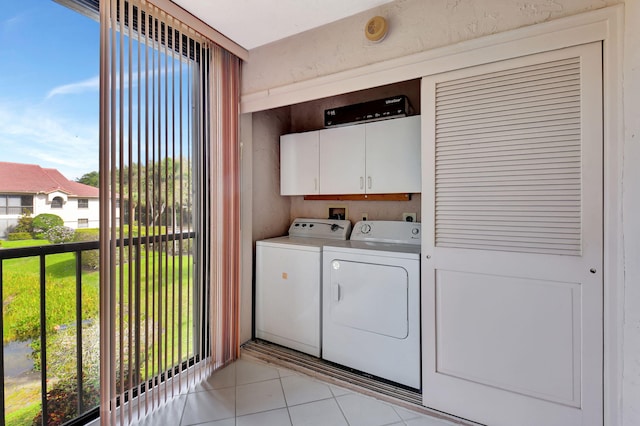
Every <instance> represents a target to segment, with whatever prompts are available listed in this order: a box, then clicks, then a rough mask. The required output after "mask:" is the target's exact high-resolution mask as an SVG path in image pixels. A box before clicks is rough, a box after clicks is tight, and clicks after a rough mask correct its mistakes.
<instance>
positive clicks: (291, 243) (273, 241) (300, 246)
mask: <svg viewBox="0 0 640 426" xmlns="http://www.w3.org/2000/svg"><path fill="white" fill-rule="evenodd" d="M326 242H327V240H325V239H322V238H303V237H289V236H284V237H275V238H269V239H266V240H261V241H256V246H263V247H279V248H286V249H292V250H293V249H295V250H306V251H317V252H319V251H320V250H322V245H323V244H324V243H326Z"/></svg>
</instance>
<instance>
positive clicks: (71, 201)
mask: <svg viewBox="0 0 640 426" xmlns="http://www.w3.org/2000/svg"><path fill="white" fill-rule="evenodd" d="M55 196H56V194H50V196H47V195H44V194H38V195H35V196H34V197H33V216H34V217H35V216H37V215H39V214H41V213H50V214H55V215H56V216H60V217H61V218H62V220H63V221H64V226H68V227H69V228H73V229H76V228H77V227H78V219H79V218H81V219H89V227H90V228H97V227H98V225H99V216H100V200H99V199H97V198H89V208H87V209H79V208H78V199H77V198H75V197H68V198H67V200H66V202H65V203H64V204H63V205H62V208H61V209H52V208H51V203H50V202H48V201H47V198H53V197H55ZM83 198H87V197H83Z"/></svg>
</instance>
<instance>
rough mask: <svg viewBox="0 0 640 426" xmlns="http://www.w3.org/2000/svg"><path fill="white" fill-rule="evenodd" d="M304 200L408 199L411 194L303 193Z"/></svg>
mask: <svg viewBox="0 0 640 426" xmlns="http://www.w3.org/2000/svg"><path fill="white" fill-rule="evenodd" d="M304 199H305V201H309V200H313V201H336V200H337V201H409V200H411V194H337V195H305V196H304Z"/></svg>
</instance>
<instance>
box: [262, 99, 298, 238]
mask: <svg viewBox="0 0 640 426" xmlns="http://www.w3.org/2000/svg"><path fill="white" fill-rule="evenodd" d="M289 127H290V118H289V108H279V109H276V110H271V111H263V112H258V113H255V114H253V122H252V132H253V149H252V152H253V179H252V181H253V192H252V194H253V196H252V198H253V199H252V204H253V223H252V227H253V241H256V240H262V239H265V238H271V237H277V236H280V235H284V234H286V233H287V229H288V228H289V224H290V223H289V222H290V221H289V210H290V208H291V202H290V200H289V198H288V197H281V196H280V168H279V164H280V143H279V141H280V135H281V134H283V133H286V132H287V129H289Z"/></svg>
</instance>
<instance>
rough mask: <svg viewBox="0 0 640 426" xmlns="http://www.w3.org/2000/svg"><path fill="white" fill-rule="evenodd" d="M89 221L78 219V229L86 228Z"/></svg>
mask: <svg viewBox="0 0 640 426" xmlns="http://www.w3.org/2000/svg"><path fill="white" fill-rule="evenodd" d="M88 227H89V219H78V228H88Z"/></svg>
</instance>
